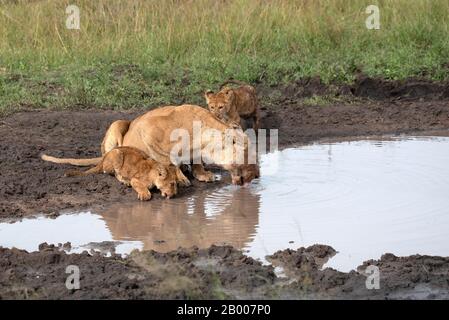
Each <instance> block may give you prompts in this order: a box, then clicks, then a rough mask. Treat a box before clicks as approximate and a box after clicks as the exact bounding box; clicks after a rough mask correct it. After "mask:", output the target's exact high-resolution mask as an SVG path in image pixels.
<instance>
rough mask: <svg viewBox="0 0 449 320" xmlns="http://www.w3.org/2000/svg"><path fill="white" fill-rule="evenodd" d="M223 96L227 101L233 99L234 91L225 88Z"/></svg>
mask: <svg viewBox="0 0 449 320" xmlns="http://www.w3.org/2000/svg"><path fill="white" fill-rule="evenodd" d="M224 94H225V97H226V98H227V99H228V100H232V99H234V90H232V88H226V89H225V90H224Z"/></svg>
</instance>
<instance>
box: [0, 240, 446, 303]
mask: <svg viewBox="0 0 449 320" xmlns="http://www.w3.org/2000/svg"><path fill="white" fill-rule="evenodd" d="M333 253H335V251H334V250H333V249H332V248H331V247H328V246H325V245H314V246H311V247H308V248H299V249H298V250H283V251H279V252H276V253H275V254H273V255H272V256H269V257H268V258H269V259H271V260H272V261H273V264H274V265H276V266H281V267H282V268H283V270H284V272H285V273H286V274H287V275H288V277H277V276H276V274H275V272H274V268H273V266H271V265H268V266H267V265H262V264H261V263H260V262H258V261H255V260H254V259H252V258H249V257H247V256H245V255H244V254H242V253H241V252H240V251H238V250H236V249H234V248H232V247H229V246H211V247H210V248H207V249H198V248H190V249H178V250H176V251H172V252H169V253H157V252H155V251H143V252H139V251H134V252H133V253H132V254H131V255H130V256H128V257H126V258H122V257H121V256H116V255H113V256H112V257H109V258H106V257H104V256H102V255H100V254H99V253H96V254H93V255H90V254H88V253H87V252H84V253H82V254H67V253H65V252H63V251H61V250H60V249H59V248H58V247H55V246H48V245H47V244H42V245H41V246H40V250H39V251H37V252H32V253H27V252H26V251H22V250H18V249H3V248H0V256H1V257H2V258H1V259H0V299H404V298H409V299H447V298H449V283H448V281H447V280H446V279H447V276H448V275H449V258H442V257H429V256H419V255H416V256H410V257H405V258H399V257H396V256H394V255H392V254H384V255H383V256H382V257H381V258H380V260H376V261H368V262H365V263H364V264H363V265H362V266H360V267H359V272H356V271H351V272H349V273H343V272H339V271H336V270H333V269H330V268H326V269H324V270H321V269H320V267H321V265H322V261H323V259H324V258H327V257H328V256H329V255H330V254H333ZM368 264H369V265H374V266H377V267H379V273H380V275H381V277H380V289H378V290H376V289H367V286H366V281H367V277H366V275H364V270H365V269H366V267H367V266H368ZM69 265H76V266H79V268H80V288H79V290H74V289H71V290H69V289H67V287H66V281H67V277H68V274H67V273H66V268H67V266H69Z"/></svg>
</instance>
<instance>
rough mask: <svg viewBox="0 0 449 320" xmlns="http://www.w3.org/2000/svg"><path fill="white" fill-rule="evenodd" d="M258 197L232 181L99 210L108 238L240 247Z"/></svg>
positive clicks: (161, 245) (249, 235) (162, 246)
mask: <svg viewBox="0 0 449 320" xmlns="http://www.w3.org/2000/svg"><path fill="white" fill-rule="evenodd" d="M259 198H260V196H259V195H258V194H255V193H254V192H253V191H252V190H251V189H249V188H239V187H234V186H229V187H225V188H222V189H218V190H215V191H213V192H211V191H201V192H200V193H199V194H196V195H194V196H192V197H190V198H188V199H187V201H186V199H185V198H184V199H179V198H178V199H176V198H175V199H171V200H169V201H150V202H147V203H136V202H134V203H130V204H126V205H123V204H121V205H116V206H113V207H111V208H109V209H108V210H107V211H105V212H103V213H101V216H102V217H103V219H104V220H105V221H106V224H107V226H108V228H109V229H110V230H111V233H112V237H113V239H114V240H130V239H131V240H140V241H142V242H143V247H144V249H147V250H148V249H153V250H156V251H161V252H166V251H170V250H174V249H177V248H178V247H181V246H183V247H191V246H194V245H195V246H198V247H200V248H205V247H209V246H210V245H212V244H229V245H232V246H234V247H236V248H239V249H242V248H244V247H245V246H246V245H248V244H249V243H250V242H251V241H252V239H253V237H254V235H255V233H256V226H257V225H258V222H259V221H258V219H259Z"/></svg>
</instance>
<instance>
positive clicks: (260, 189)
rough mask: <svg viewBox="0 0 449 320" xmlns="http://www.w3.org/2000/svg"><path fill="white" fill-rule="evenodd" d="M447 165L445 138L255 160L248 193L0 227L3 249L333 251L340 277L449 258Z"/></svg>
mask: <svg viewBox="0 0 449 320" xmlns="http://www.w3.org/2000/svg"><path fill="white" fill-rule="evenodd" d="M276 160H277V161H276ZM448 164H449V137H410V138H404V137H400V138H391V139H384V140H379V139H370V140H363V141H351V142H335V143H327V144H314V145H310V146H304V147H300V148H295V149H286V150H283V151H281V152H278V153H277V154H269V155H266V156H264V157H262V159H261V173H262V177H261V178H260V179H259V180H258V181H255V182H253V183H252V184H251V185H250V186H248V187H244V188H241V187H235V186H225V187H221V188H218V187H217V188H212V189H211V190H208V191H201V192H196V193H195V194H194V195H192V196H190V197H187V198H174V199H170V200H165V201H150V202H146V203H140V202H137V201H136V202H132V203H128V204H120V205H113V206H111V207H110V208H109V209H107V210H105V211H104V212H95V213H91V212H82V213H78V214H70V215H61V216H60V217H58V218H56V219H48V218H43V217H41V218H36V219H25V220H23V221H22V222H16V223H12V224H11V223H0V246H4V247H12V246H15V247H18V248H22V249H26V250H30V251H32V250H36V249H37V246H38V244H39V243H41V242H48V243H55V244H57V243H64V242H66V241H70V242H71V243H72V246H73V251H74V252H79V251H82V250H85V249H86V248H88V246H86V245H87V244H89V243H91V242H94V243H95V242H102V241H119V242H118V245H117V248H116V252H118V253H128V252H130V251H131V250H132V249H153V250H157V251H162V252H165V251H169V250H173V249H176V248H178V247H179V246H183V247H189V246H193V245H197V246H199V247H207V246H210V245H211V244H231V245H233V246H235V247H237V248H240V249H242V250H244V251H246V252H247V253H248V254H249V255H250V256H252V257H254V258H257V259H261V260H264V257H265V256H266V255H268V254H272V253H273V252H275V251H277V250H282V249H285V248H293V249H294V248H298V247H301V246H309V245H312V244H315V243H321V244H327V245H330V246H332V247H334V248H335V249H336V250H337V251H338V254H337V255H336V256H335V257H333V258H332V259H330V260H329V262H328V263H327V264H326V265H325V266H329V267H333V268H335V269H338V270H341V271H349V270H351V269H354V268H356V267H357V266H358V265H360V264H361V263H362V262H363V261H365V260H368V259H372V258H374V259H377V258H379V257H380V256H381V255H382V254H383V253H386V252H391V253H394V254H396V255H411V254H417V253H419V254H429V255H440V256H449V241H448V240H449V165H448ZM276 168H277V169H278V170H277V173H276V174H272V173H273V172H275V171H276Z"/></svg>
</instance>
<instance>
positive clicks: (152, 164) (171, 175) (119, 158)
mask: <svg viewBox="0 0 449 320" xmlns="http://www.w3.org/2000/svg"><path fill="white" fill-rule="evenodd" d="M175 169H176V168H175V166H173V165H169V166H165V165H162V164H160V163H158V162H156V161H155V160H152V159H150V158H148V157H147V156H146V154H145V153H144V152H142V151H140V150H138V149H136V148H132V147H118V148H115V149H112V150H111V151H109V152H107V153H106V154H105V155H104V156H103V157H102V159H101V161H100V163H98V164H97V165H96V166H95V167H93V168H91V169H89V170H87V171H78V170H71V171H68V172H66V176H84V175H88V174H94V173H108V174H114V175H115V177H116V178H117V180H119V181H120V182H122V183H124V184H126V185H128V186H129V185H131V187H132V188H133V189H134V190H135V191H136V192H137V195H138V196H137V197H138V199H139V200H150V199H151V193H150V191H149V189H151V188H152V187H154V186H155V187H156V188H158V189H159V190H160V191H161V194H162V196H165V197H167V198H170V197H173V196H174V195H176V193H177V192H178V188H177V183H176V182H177V180H176V170H175Z"/></svg>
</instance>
